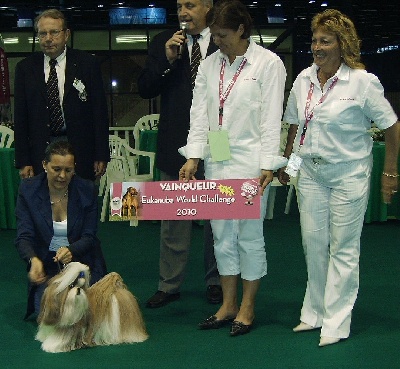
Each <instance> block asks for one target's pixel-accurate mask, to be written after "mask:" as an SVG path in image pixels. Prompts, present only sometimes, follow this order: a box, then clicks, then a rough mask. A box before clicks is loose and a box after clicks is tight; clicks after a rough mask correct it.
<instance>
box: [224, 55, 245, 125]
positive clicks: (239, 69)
mask: <svg viewBox="0 0 400 369" xmlns="http://www.w3.org/2000/svg"><path fill="white" fill-rule="evenodd" d="M246 62H247V59H246V58H243V60H242V62H241V63H240V65H239V67H238V69H237V71H236V73H235V75H234V76H233V78H232V79H231V81H230V82H229V84H228V87H227V88H226V90H225V92H223V91H224V75H225V65H226V60H225V59H223V60H222V65H221V70H220V72H219V128H220V129H221V127H222V117H223V116H224V104H225V101H226V99H227V98H228V96H229V94H230V92H231V90H232V88H233V86H234V84H235V83H236V80H237V79H238V77H239V75H240V73H241V72H242V70H243V68H244V65H245V64H246Z"/></svg>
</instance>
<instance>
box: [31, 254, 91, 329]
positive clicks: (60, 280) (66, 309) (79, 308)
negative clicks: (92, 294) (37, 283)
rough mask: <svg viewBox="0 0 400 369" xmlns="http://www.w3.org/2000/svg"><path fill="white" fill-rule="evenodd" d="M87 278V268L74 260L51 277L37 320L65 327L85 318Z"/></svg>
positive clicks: (87, 305) (87, 304)
mask: <svg viewBox="0 0 400 369" xmlns="http://www.w3.org/2000/svg"><path fill="white" fill-rule="evenodd" d="M89 278H90V274H89V268H88V267H87V266H86V265H84V264H81V263H76V262H73V263H70V264H68V265H67V267H66V268H65V269H64V270H63V271H62V272H61V273H59V274H57V275H56V276H54V277H53V278H51V279H50V281H49V282H48V286H47V287H46V289H45V291H44V294H43V297H42V301H41V307H40V314H39V317H38V322H39V323H43V324H46V325H58V326H63V327H66V326H71V325H73V324H76V323H77V322H79V321H80V320H81V319H83V318H85V317H86V316H87V314H88V311H89V303H88V298H87V295H86V290H87V288H88V286H89Z"/></svg>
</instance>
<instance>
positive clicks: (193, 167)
mask: <svg viewBox="0 0 400 369" xmlns="http://www.w3.org/2000/svg"><path fill="white" fill-rule="evenodd" d="M198 164H199V159H188V160H187V162H186V163H185V164H183V166H182V168H181V169H180V170H179V180H180V181H183V182H189V181H190V180H191V179H196V177H195V176H194V175H195V174H196V172H197V166H198Z"/></svg>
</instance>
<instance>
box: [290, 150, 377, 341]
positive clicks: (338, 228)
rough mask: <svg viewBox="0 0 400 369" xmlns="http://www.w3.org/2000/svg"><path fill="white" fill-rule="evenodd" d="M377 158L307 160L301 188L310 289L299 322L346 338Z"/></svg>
mask: <svg viewBox="0 0 400 369" xmlns="http://www.w3.org/2000/svg"><path fill="white" fill-rule="evenodd" d="M371 170H372V156H370V157H368V158H366V159H362V160H357V161H351V162H343V163H339V164H328V163H320V162H319V161H313V160H312V159H305V160H303V163H302V165H301V168H300V174H299V180H298V185H297V192H298V196H299V209H300V223H301V232H302V241H303V248H304V254H305V258H306V263H307V274H308V281H307V288H306V293H305V297H304V301H303V307H302V310H301V316H300V320H301V321H302V322H304V323H307V324H309V325H311V326H313V327H322V329H321V336H326V337H334V338H347V337H348V336H349V334H350V323H351V314H352V310H353V306H354V303H355V300H356V298H357V293H358V288H359V258H360V238H361V231H362V227H363V222H364V214H365V211H366V208H367V204H368V196H369V187H370V185H369V182H370V175H371Z"/></svg>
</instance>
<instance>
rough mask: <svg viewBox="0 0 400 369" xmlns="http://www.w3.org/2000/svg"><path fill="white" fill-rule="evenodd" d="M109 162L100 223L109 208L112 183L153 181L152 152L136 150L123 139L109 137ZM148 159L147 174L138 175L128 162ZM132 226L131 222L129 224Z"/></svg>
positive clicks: (135, 168)
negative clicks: (143, 158) (142, 158)
mask: <svg viewBox="0 0 400 369" xmlns="http://www.w3.org/2000/svg"><path fill="white" fill-rule="evenodd" d="M108 142H109V148H110V157H111V160H110V162H109V163H108V165H107V170H106V173H105V175H104V176H105V177H106V178H105V192H104V197H103V205H102V208H101V215H100V221H101V222H104V221H105V220H106V214H107V210H108V208H109V206H110V187H111V183H113V182H150V181H152V180H153V168H154V158H155V153H154V152H147V151H140V150H136V149H134V148H132V147H130V146H129V145H128V143H127V142H126V141H125V139H123V138H120V137H118V136H116V135H110V136H109V139H108ZM140 156H143V157H148V158H149V159H150V160H149V161H150V163H149V173H145V174H138V172H137V166H135V167H132V166H131V165H129V161H132V159H134V160H133V162H136V163H138V162H139V157H140ZM131 225H132V222H131Z"/></svg>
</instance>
